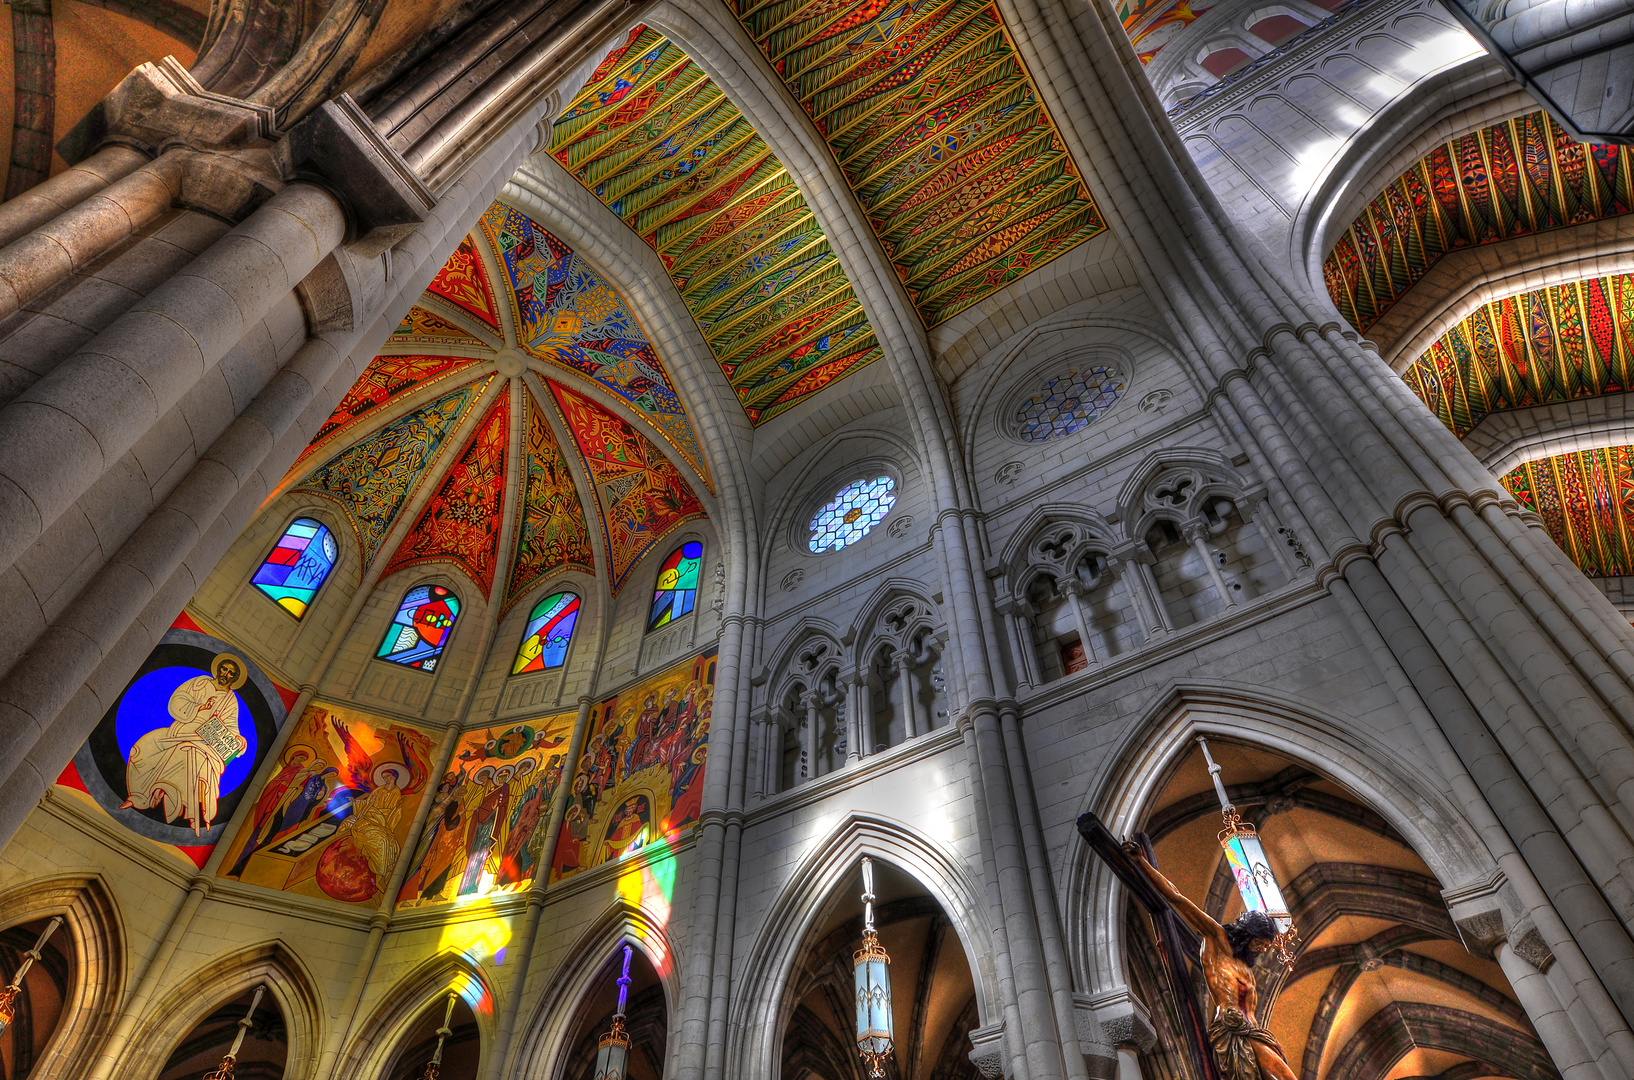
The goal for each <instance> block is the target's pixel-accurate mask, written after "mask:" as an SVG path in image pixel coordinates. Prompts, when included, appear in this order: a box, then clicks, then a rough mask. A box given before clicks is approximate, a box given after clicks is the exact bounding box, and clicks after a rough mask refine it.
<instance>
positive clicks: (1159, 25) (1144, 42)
mask: <svg viewBox="0 0 1634 1080" xmlns="http://www.w3.org/2000/svg"><path fill="white" fill-rule="evenodd" d="M1213 7H1214V5H1213V4H1212V3H1207V2H1204V0H1197V2H1196V3H1192V2H1189V0H1125V2H1124V4H1123V5H1122V6H1121V7H1119V8H1118V21H1119V22H1121V23H1123V32H1124V33H1126V34H1128V35H1129V43H1130V44H1131V45H1133V46H1134V47H1135V53H1136V55H1138V56H1139V57H1140V62H1141V63H1142V64H1150V63H1151V62H1152V58H1153V57H1155V56H1156V55H1157V54H1158V53H1159V52H1161V51H1162V49H1163V46H1165V45H1167V44H1168V43H1169V42H1170V41H1172V40H1173V39H1174V36H1175V35H1176V34H1178V33H1180V31H1182V30H1184V29H1185V28H1186V27H1188V26H1190V25H1191V24H1192V23H1194V22H1196V21H1197V20H1198V19H1200V18H1202V17H1203V15H1204V14H1205V13H1207V12H1208V11H1210V10H1211V9H1212V8H1213Z"/></svg>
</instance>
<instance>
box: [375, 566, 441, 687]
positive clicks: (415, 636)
mask: <svg viewBox="0 0 1634 1080" xmlns="http://www.w3.org/2000/svg"><path fill="white" fill-rule="evenodd" d="M459 617H460V599H459V597H457V596H455V595H454V594H453V593H451V592H449V591H448V590H447V589H445V588H443V587H442V586H441V585H417V586H415V587H414V588H412V589H410V590H409V591H408V594H407V595H405V596H404V597H403V602H402V603H401V604H399V605H398V607H397V615H396V616H395V617H394V618H393V619H392V622H391V625H390V626H389V627H387V628H386V636H385V637H384V638H382V639H381V642H380V648H379V649H378V650H376V652H375V656H376V657H378V658H379V659H381V660H390V661H391V662H392V663H394V664H402V665H403V666H404V667H411V668H418V669H419V670H421V671H433V670H435V669H436V667H437V658H438V657H439V656H441V655H442V654H443V646H444V645H447V644H448V635H449V634H451V633H453V632H454V622H455V620H456V619H458V618H459Z"/></svg>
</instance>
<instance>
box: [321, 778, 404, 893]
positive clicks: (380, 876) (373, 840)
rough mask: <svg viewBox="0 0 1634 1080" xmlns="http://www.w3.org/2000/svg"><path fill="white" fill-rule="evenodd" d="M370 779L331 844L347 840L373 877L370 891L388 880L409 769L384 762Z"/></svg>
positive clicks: (395, 848) (395, 863)
mask: <svg viewBox="0 0 1634 1080" xmlns="http://www.w3.org/2000/svg"><path fill="white" fill-rule="evenodd" d="M372 779H373V780H374V787H373V789H372V790H370V791H369V792H368V793H367V794H365V795H360V796H358V797H357V798H354V799H353V800H352V813H351V816H350V817H348V818H347V819H346V820H345V821H343V822H341V823H340V828H339V829H336V830H335V843H334V845H333V847H335V848H340V847H342V845H344V844H345V843H346V841H347V840H350V841H351V844H352V847H353V848H355V849H356V850H357V852H358V854H360V855H361V856H363V861H364V862H366V863H367V864H368V866H369V873H370V874H372V875H373V877H374V882H373V885H374V888H373V890H372V892H374V893H378V892H379V891H381V890H382V889H384V888H385V887H386V883H387V882H389V881H390V880H391V872H392V868H393V867H395V866H396V865H397V855H398V853H399V851H400V850H401V845H399V844H398V842H397V824H398V822H399V821H400V820H401V819H402V816H403V807H402V802H403V788H404V787H406V786H407V785H408V781H409V770H408V767H407V766H406V765H399V764H398V763H397V762H395V761H388V762H386V763H385V764H384V765H381V766H379V767H377V768H376V769H375V770H374V776H373V778H372Z"/></svg>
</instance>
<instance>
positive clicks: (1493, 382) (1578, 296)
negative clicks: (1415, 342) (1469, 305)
mask: <svg viewBox="0 0 1634 1080" xmlns="http://www.w3.org/2000/svg"><path fill="white" fill-rule="evenodd" d="M1401 377H1402V379H1403V380H1405V381H1406V383H1407V386H1408V387H1409V388H1410V389H1411V390H1412V391H1413V393H1415V394H1417V395H1418V396H1419V398H1420V399H1421V400H1422V401H1423V402H1424V404H1426V405H1428V406H1429V407H1430V411H1431V412H1433V413H1435V415H1436V416H1437V418H1439V419H1440V420H1441V422H1442V423H1444V424H1446V425H1447V427H1449V428H1451V429H1452V431H1453V433H1454V434H1455V435H1457V436H1458V437H1459V438H1463V437H1464V436H1465V435H1467V434H1469V432H1470V430H1471V429H1472V428H1474V427H1475V425H1477V424H1479V423H1480V422H1481V420H1482V419H1483V418H1485V417H1486V415H1487V414H1488V413H1493V412H1499V411H1501V410H1503V409H1522V408H1526V407H1528V406H1532V405H1548V404H1553V403H1555V402H1560V401H1570V400H1572V399H1575V398H1584V397H1593V396H1595V395H1597V394H1614V393H1621V392H1624V391H1627V390H1629V389H1634V275H1630V274H1618V275H1615V276H1612V277H1603V278H1589V279H1587V280H1584V281H1573V282H1568V283H1567V284H1565V285H1551V286H1548V287H1546V288H1542V289H1537V290H1534V291H1532V292H1524V293H1518V294H1516V295H1514V296H1508V297H1505V298H1503V299H1502V300H1494V301H1492V302H1491V303H1488V304H1483V305H1481V306H1480V307H1479V308H1477V309H1476V310H1475V311H1474V312H1472V313H1471V314H1470V315H1469V316H1468V317H1466V318H1464V319H1463V320H1461V321H1460V322H1459V323H1458V324H1457V325H1456V326H1454V327H1453V328H1452V329H1450V330H1448V331H1447V332H1446V333H1445V334H1442V335H1441V336H1440V337H1439V338H1437V339H1436V340H1435V341H1434V342H1432V343H1431V344H1430V347H1429V349H1428V350H1426V351H1425V353H1424V355H1423V356H1420V357H1419V358H1418V359H1417V360H1415V361H1413V363H1412V365H1411V366H1410V367H1408V369H1407V370H1406V371H1404V372H1402V376H1401Z"/></svg>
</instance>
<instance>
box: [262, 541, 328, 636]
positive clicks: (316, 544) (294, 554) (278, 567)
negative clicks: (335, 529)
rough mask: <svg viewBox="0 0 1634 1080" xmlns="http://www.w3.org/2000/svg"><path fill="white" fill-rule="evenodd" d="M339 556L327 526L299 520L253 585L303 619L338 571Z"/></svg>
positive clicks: (268, 559) (270, 556)
mask: <svg viewBox="0 0 1634 1080" xmlns="http://www.w3.org/2000/svg"><path fill="white" fill-rule="evenodd" d="M336 554H337V549H336V547H335V538H334V536H333V535H331V534H330V532H329V529H328V527H327V526H325V525H324V524H323V523H322V522H318V521H314V520H312V519H311V518H305V517H303V518H296V519H295V520H294V521H292V522H290V526H289V528H287V529H285V530H284V535H283V536H280V537H279V538H278V544H277V546H276V547H274V548H273V549H272V554H270V555H268V556H267V558H266V561H265V562H263V563H262V564H261V569H259V570H257V571H256V572H255V576H254V577H253V578H251V579H250V584H251V585H254V586H255V587H256V588H257V589H260V590H261V592H262V593H263V594H265V595H266V596H268V597H271V599H272V600H273V602H274V603H276V604H277V605H278V606H279V607H281V608H283V609H284V610H285V611H287V612H289V613H290V614H291V615H293V616H295V617H296V618H297V619H299V618H300V617H301V616H302V615H305V614H306V609H307V608H308V607H309V606H311V604H312V598H313V597H314V596H316V595H318V590H319V589H321V588H323V583H324V580H325V579H327V578H328V577H329V571H331V570H333V569H334V568H335V556H336Z"/></svg>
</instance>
